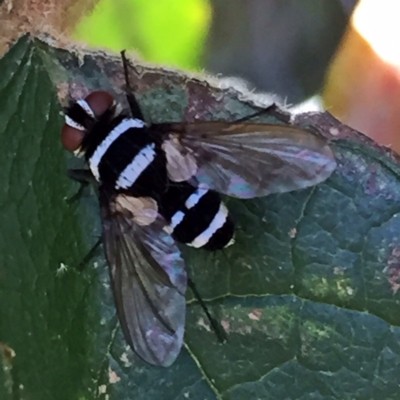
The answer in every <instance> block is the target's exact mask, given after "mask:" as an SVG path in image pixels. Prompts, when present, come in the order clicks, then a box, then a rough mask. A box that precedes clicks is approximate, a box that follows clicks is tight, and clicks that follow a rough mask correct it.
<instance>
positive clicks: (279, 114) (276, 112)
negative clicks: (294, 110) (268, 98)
mask: <svg viewBox="0 0 400 400" xmlns="http://www.w3.org/2000/svg"><path fill="white" fill-rule="evenodd" d="M265 114H268V115H272V116H274V117H275V118H276V119H278V120H279V121H282V122H284V123H287V124H288V123H290V114H289V113H287V112H284V111H282V110H281V109H280V108H279V107H278V106H277V105H276V104H275V103H273V104H271V105H270V106H268V107H265V108H263V109H262V110H260V111H257V112H255V113H254V114H250V115H246V116H245V117H243V118H239V119H237V120H236V121H234V123H235V124H237V123H241V122H247V121H249V120H251V119H253V118H257V117H262V116H263V115H265Z"/></svg>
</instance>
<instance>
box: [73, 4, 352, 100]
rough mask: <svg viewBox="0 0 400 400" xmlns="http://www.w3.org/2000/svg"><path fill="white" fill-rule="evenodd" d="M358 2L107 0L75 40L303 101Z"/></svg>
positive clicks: (315, 88)
mask: <svg viewBox="0 0 400 400" xmlns="http://www.w3.org/2000/svg"><path fill="white" fill-rule="evenodd" d="M355 3H356V1H355V0H330V1H321V0H302V1H301V2H299V1H297V0H251V1H249V0H234V1H231V0H100V1H99V3H98V4H97V6H96V7H95V9H94V10H93V13H92V14H91V15H89V16H87V17H85V18H84V19H82V20H81V21H80V23H79V25H78V26H77V29H76V32H75V38H76V39H79V40H81V41H84V42H86V43H88V44H89V45H91V46H98V47H107V48H109V49H112V50H115V51H120V50H121V49H128V50H136V51H137V52H138V53H139V54H140V55H141V57H142V58H143V59H145V60H146V61H149V62H154V63H160V64H163V65H167V66H171V67H179V68H182V69H190V70H202V69H205V70H207V71H209V72H211V73H215V74H222V75H224V76H235V77H238V78H241V79H243V80H244V81H245V82H246V84H247V85H248V87H249V88H250V89H254V88H257V90H260V91H264V92H272V93H275V94H278V95H280V96H281V97H282V98H284V99H285V100H287V101H288V102H292V103H293V102H294V103H297V102H299V101H302V100H304V99H305V98H307V97H309V96H311V95H313V94H314V93H315V92H318V91H319V90H320V88H321V85H322V82H323V79H324V75H325V72H326V68H327V66H328V63H329V61H330V59H331V57H332V55H333V54H334V52H335V50H336V48H337V46H338V44H339V42H340V39H341V37H342V35H343V33H344V31H345V28H346V25H347V22H348V19H349V15H350V12H351V10H352V8H353V7H354V5H355Z"/></svg>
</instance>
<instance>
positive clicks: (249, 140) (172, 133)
mask: <svg viewBox="0 0 400 400" xmlns="http://www.w3.org/2000/svg"><path fill="white" fill-rule="evenodd" d="M162 129H163V131H164V132H166V131H168V133H167V134H166V135H165V139H166V140H165V144H164V145H163V148H164V151H166V154H167V162H168V172H169V176H170V178H171V179H172V180H175V181H179V179H181V177H182V176H183V175H184V176H185V177H187V176H189V175H191V176H195V177H196V179H197V182H198V183H200V184H203V185H204V186H205V187H207V188H209V189H213V190H216V191H217V192H220V193H223V194H227V195H229V196H233V197H239V198H252V197H260V196H266V195H268V194H270V193H283V192H289V191H292V190H296V189H302V188H306V187H309V186H313V185H316V184H318V183H320V182H322V181H324V180H325V179H327V178H328V177H329V176H330V175H331V173H332V172H333V171H334V169H335V167H336V162H335V158H334V156H333V153H332V151H331V149H330V148H329V146H328V145H327V143H326V141H325V140H324V139H322V138H320V137H317V136H315V135H314V134H312V133H310V132H307V131H305V130H302V129H299V128H296V127H291V126H283V125H269V124H261V123H239V124H230V123H227V122H198V123H188V124H185V123H182V124H178V123H177V124H168V125H167V124H165V125H164V126H163V127H162ZM170 147H174V150H175V151H174V152H170V153H168V150H169V148H170ZM176 154H179V157H177V155H176ZM193 163H195V167H193ZM174 164H175V165H181V168H180V170H179V173H178V172H177V168H172V167H171V165H174ZM182 171H186V174H185V173H184V172H182Z"/></svg>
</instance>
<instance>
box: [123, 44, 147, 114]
mask: <svg viewBox="0 0 400 400" xmlns="http://www.w3.org/2000/svg"><path fill="white" fill-rule="evenodd" d="M121 59H122V66H123V67H124V76H125V89H126V90H125V92H126V99H127V100H128V104H129V108H130V109H131V114H132V117H133V118H137V119H141V120H142V121H144V117H143V113H142V110H141V109H140V106H139V103H138V102H137V101H136V98H135V96H134V94H133V88H132V86H131V83H130V80H129V71H128V60H127V58H126V56H125V50H122V51H121Z"/></svg>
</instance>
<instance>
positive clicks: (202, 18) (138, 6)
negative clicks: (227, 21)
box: [75, 0, 211, 70]
mask: <svg viewBox="0 0 400 400" xmlns="http://www.w3.org/2000/svg"><path fill="white" fill-rule="evenodd" d="M210 17H211V8H210V4H209V2H208V0H157V1H154V0H153V1H152V0H150V1H149V0H101V1H100V2H99V4H98V5H97V7H96V8H95V10H94V12H93V13H92V14H91V15H90V16H88V17H87V18H84V19H83V20H82V21H81V22H80V24H79V25H78V27H77V29H76V32H75V37H76V38H77V39H80V40H83V41H85V42H86V43H88V44H90V45H92V46H101V47H107V48H109V49H112V50H115V51H120V50H121V49H130V50H137V51H138V52H139V53H140V54H141V56H142V57H143V58H144V59H145V60H147V61H150V62H154V63H161V64H165V65H168V66H176V67H180V68H184V69H191V70H196V69H199V68H201V67H202V55H203V49H204V43H205V39H206V35H207V32H208V29H209V25H210Z"/></svg>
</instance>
